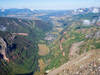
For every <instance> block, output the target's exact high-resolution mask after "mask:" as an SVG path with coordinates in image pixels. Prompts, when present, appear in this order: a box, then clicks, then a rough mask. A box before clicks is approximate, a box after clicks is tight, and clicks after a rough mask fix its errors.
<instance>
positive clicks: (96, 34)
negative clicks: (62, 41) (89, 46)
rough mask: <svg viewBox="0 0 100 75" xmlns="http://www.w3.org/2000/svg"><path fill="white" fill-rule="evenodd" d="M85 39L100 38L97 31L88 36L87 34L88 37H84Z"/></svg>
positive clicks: (99, 32) (99, 33)
mask: <svg viewBox="0 0 100 75" xmlns="http://www.w3.org/2000/svg"><path fill="white" fill-rule="evenodd" d="M85 38H88V39H89V38H90V39H91V38H96V39H98V38H100V31H97V32H95V33H90V34H88V35H86V36H85Z"/></svg>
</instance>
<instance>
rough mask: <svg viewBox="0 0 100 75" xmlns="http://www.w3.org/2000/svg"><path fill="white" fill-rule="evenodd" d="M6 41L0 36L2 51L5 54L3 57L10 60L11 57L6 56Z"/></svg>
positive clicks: (0, 51) (0, 49) (0, 50)
mask: <svg viewBox="0 0 100 75" xmlns="http://www.w3.org/2000/svg"><path fill="white" fill-rule="evenodd" d="M6 48H7V45H6V42H5V41H4V40H3V39H2V38H1V37H0V53H1V54H2V55H3V59H4V60H6V61H7V62H9V59H8V58H7V56H6Z"/></svg>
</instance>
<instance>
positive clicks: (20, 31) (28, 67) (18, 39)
mask: <svg viewBox="0 0 100 75" xmlns="http://www.w3.org/2000/svg"><path fill="white" fill-rule="evenodd" d="M38 22H39V23H38ZM48 27H49V28H48ZM46 29H47V30H46ZM51 29H52V26H50V25H49V24H48V23H45V22H42V21H39V20H37V21H33V20H25V19H16V18H6V17H0V37H1V38H2V39H3V40H4V41H5V43H6V48H5V54H6V57H7V58H8V59H9V61H6V60H5V59H3V55H4V54H3V53H2V52H4V51H3V49H2V48H3V42H2V41H0V43H1V44H0V50H1V51H0V52H1V55H0V66H1V67H0V73H1V74H2V75H8V74H9V75H14V74H28V73H29V74H33V73H34V72H35V71H36V70H37V69H38V68H39V67H38V54H37V53H38V42H39V40H41V39H42V38H43V37H44V36H45V34H44V33H45V32H47V31H49V30H51Z"/></svg>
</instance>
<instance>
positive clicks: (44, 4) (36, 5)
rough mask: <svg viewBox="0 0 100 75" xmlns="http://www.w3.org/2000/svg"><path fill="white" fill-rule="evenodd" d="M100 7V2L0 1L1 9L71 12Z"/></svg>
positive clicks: (53, 0) (82, 0)
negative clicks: (70, 10)
mask: <svg viewBox="0 0 100 75" xmlns="http://www.w3.org/2000/svg"><path fill="white" fill-rule="evenodd" d="M89 7H100V0H61V1H60V0H59V1H58V0H0V8H3V9H8V8H18V9H22V8H28V9H32V10H34V9H41V10H69V9H77V8H89Z"/></svg>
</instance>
